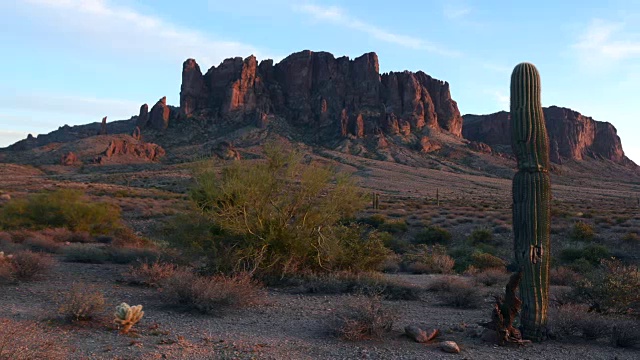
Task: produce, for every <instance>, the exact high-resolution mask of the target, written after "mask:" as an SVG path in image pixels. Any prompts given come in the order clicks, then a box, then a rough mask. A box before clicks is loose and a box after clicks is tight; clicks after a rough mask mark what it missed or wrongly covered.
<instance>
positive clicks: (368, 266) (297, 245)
mask: <svg viewBox="0 0 640 360" xmlns="http://www.w3.org/2000/svg"><path fill="white" fill-rule="evenodd" d="M265 154H266V161H255V162H235V163H234V164H233V165H231V166H229V167H227V168H225V169H223V171H222V173H221V174H217V171H216V170H215V169H213V168H210V167H203V168H201V169H196V173H195V180H196V184H197V185H196V186H195V187H194V188H193V189H192V191H191V198H192V200H193V202H194V204H195V205H196V206H197V208H198V209H200V210H201V212H202V214H203V215H204V216H205V217H206V218H207V219H208V220H209V221H210V223H211V224H209V226H207V225H206V224H201V223H200V224H198V226H197V227H196V228H197V230H198V231H199V233H198V235H197V238H198V239H199V240H202V241H203V243H200V244H196V246H197V247H202V248H209V249H210V250H211V251H208V252H207V254H208V255H209V256H210V258H211V259H214V260H215V259H216V258H217V259H220V258H224V259H225V260H224V261H225V262H226V263H227V264H223V265H232V266H233V268H232V269H228V268H227V269H225V268H221V267H219V269H218V270H220V271H222V272H227V273H229V272H232V271H233V270H235V271H242V270H245V269H248V270H251V271H252V272H253V273H254V274H255V275H257V276H266V275H269V274H280V275H284V274H288V273H294V272H297V271H305V270H309V271H317V272H331V271H337V270H344V269H350V270H353V271H355V270H358V271H366V270H372V269H376V268H378V267H379V265H380V264H381V263H382V262H383V261H384V259H385V258H386V254H387V251H386V249H385V248H384V246H383V244H382V242H381V241H380V239H379V237H378V236H377V235H375V234H376V233H375V232H371V231H367V230H363V229H362V228H361V227H360V226H359V225H356V224H350V225H344V224H342V223H341V220H342V219H350V218H354V215H355V214H356V212H357V211H359V210H361V209H362V208H363V207H364V204H365V201H366V200H365V197H364V196H363V194H362V193H361V192H360V191H359V190H358V189H357V188H356V186H355V185H354V183H353V181H352V180H351V179H350V178H349V177H347V176H345V175H343V174H339V173H337V172H336V171H335V170H333V169H331V168H328V167H326V166H322V165H316V164H306V163H304V162H303V161H302V157H301V156H300V155H299V154H297V153H295V152H288V151H286V150H285V149H283V148H279V147H278V145H273V144H270V145H267V146H265ZM345 234H349V235H350V236H346V235H345ZM355 234H359V235H357V236H354V235H355ZM203 235H204V236H203ZM190 242H191V243H193V242H194V240H190ZM351 260H358V264H357V265H354V264H352V263H351V262H350V261H351ZM218 266H220V264H218ZM357 266H364V268H360V269H355V267H357Z"/></svg>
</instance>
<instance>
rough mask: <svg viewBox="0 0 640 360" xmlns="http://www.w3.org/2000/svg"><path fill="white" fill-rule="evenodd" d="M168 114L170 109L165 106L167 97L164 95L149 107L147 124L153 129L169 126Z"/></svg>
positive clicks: (162, 128) (163, 128)
mask: <svg viewBox="0 0 640 360" xmlns="http://www.w3.org/2000/svg"><path fill="white" fill-rule="evenodd" d="M170 114H171V109H169V107H168V106H167V97H166V96H165V97H163V98H162V99H160V100H158V102H157V103H156V104H155V105H153V107H152V108H151V111H150V112H149V121H148V123H147V126H150V127H151V128H152V129H155V130H165V129H166V128H167V127H168V126H169V115H170Z"/></svg>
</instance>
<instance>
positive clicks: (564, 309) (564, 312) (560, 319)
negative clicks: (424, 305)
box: [549, 304, 615, 340]
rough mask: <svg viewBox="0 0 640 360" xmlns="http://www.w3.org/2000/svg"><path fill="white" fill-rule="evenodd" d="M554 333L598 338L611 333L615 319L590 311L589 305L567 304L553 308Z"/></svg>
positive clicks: (551, 325)
mask: <svg viewBox="0 0 640 360" xmlns="http://www.w3.org/2000/svg"><path fill="white" fill-rule="evenodd" d="M549 315H550V316H549V318H550V327H551V329H552V333H553V334H554V335H555V336H557V337H559V338H566V337H570V336H582V337H584V338H585V339H586V340H597V339H601V338H605V337H607V336H609V335H610V333H611V330H612V325H613V323H614V322H615V321H614V319H611V318H608V317H605V316H603V315H601V314H598V313H594V312H589V311H588V307H585V306H581V305H575V304H567V305H563V306H560V307H559V308H557V309H552V310H551V311H550V314H549Z"/></svg>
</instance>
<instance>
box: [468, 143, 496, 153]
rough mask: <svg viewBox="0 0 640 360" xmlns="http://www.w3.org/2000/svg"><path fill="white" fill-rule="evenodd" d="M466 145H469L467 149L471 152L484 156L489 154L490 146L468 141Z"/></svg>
mask: <svg viewBox="0 0 640 360" xmlns="http://www.w3.org/2000/svg"><path fill="white" fill-rule="evenodd" d="M468 145H469V148H470V149H471V150H473V151H477V152H481V153H484V154H491V146H489V145H487V144H485V143H483V142H479V141H470V142H469V144H468Z"/></svg>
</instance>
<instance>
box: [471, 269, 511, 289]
mask: <svg viewBox="0 0 640 360" xmlns="http://www.w3.org/2000/svg"><path fill="white" fill-rule="evenodd" d="M474 279H475V280H476V281H477V282H478V283H480V284H483V285H486V286H493V285H496V284H501V285H503V286H504V285H506V284H507V281H509V273H507V271H506V270H505V269H504V267H501V268H488V269H485V270H482V271H479V272H478V273H476V274H475V275H474Z"/></svg>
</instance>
